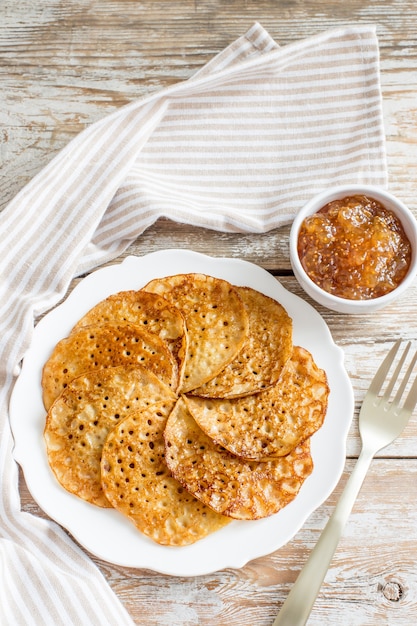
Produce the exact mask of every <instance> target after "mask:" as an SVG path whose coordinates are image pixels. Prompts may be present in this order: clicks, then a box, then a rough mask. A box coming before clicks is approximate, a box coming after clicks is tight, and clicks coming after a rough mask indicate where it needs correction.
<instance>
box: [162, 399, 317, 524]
mask: <svg viewBox="0 0 417 626" xmlns="http://www.w3.org/2000/svg"><path fill="white" fill-rule="evenodd" d="M164 438H165V461H166V464H167V466H168V467H169V469H170V470H171V472H172V475H173V476H174V478H176V479H177V480H178V481H179V482H180V483H181V484H182V485H183V486H184V487H185V488H186V489H187V491H189V492H190V493H191V494H193V495H194V496H195V497H196V498H198V499H199V500H201V502H203V503H204V504H206V505H207V506H209V507H210V508H212V509H213V510H214V511H217V512H218V513H220V514H221V515H226V516H229V517H232V518H234V519H239V520H254V519H260V518H263V517H267V516H269V515H272V514H274V513H277V512H278V511H279V510H280V509H282V508H283V507H284V506H286V505H287V504H288V503H289V502H291V501H292V500H293V499H294V498H295V497H296V495H297V494H298V493H299V491H300V489H301V486H302V484H303V482H304V481H305V479H306V478H307V477H308V476H309V475H310V474H311V472H312V469H313V462H312V459H311V455H310V442H309V440H307V441H305V442H304V443H302V444H301V445H299V446H297V447H296V448H295V449H294V450H293V451H292V452H291V453H290V454H288V455H287V456H285V457H282V458H279V459H276V460H274V461H264V462H262V461H260V462H257V461H245V460H243V459H239V458H238V457H236V456H234V455H232V454H230V453H229V452H227V451H226V450H224V449H223V448H221V447H220V446H216V445H215V444H214V443H213V441H212V440H211V439H210V438H209V437H208V436H207V435H206V434H205V433H204V432H203V431H202V430H201V428H199V426H198V425H197V423H196V422H195V420H194V419H193V418H192V416H191V414H190V412H189V411H188V409H187V405H186V404H185V402H184V400H183V399H182V398H181V399H179V400H178V402H177V404H176V405H175V408H174V410H173V411H172V413H171V414H170V416H169V418H168V421H167V425H166V428H165V434H164Z"/></svg>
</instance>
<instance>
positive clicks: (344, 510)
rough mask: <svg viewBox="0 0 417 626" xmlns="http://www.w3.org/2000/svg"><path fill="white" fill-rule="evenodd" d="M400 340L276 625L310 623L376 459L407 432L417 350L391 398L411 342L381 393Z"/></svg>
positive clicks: (415, 394)
mask: <svg viewBox="0 0 417 626" xmlns="http://www.w3.org/2000/svg"><path fill="white" fill-rule="evenodd" d="M400 344H401V340H398V341H397V342H396V343H395V344H394V345H393V347H392V348H391V350H390V351H389V353H388V354H387V356H386V357H385V359H384V361H383V362H382V363H381V365H380V367H379V369H378V371H377V373H376V374H375V376H374V378H373V380H372V382H371V385H370V387H369V389H368V391H367V393H366V395H365V398H364V401H363V404H362V407H361V411H360V414H359V431H360V435H361V440H362V449H361V453H360V455H359V458H358V461H357V463H356V465H355V467H354V470H353V472H352V474H351V476H350V478H349V480H348V482H347V483H346V486H345V489H344V491H343V493H342V495H341V497H340V499H339V502H338V503H337V505H336V507H335V509H334V512H333V514H332V516H331V517H330V518H329V520H328V522H327V524H326V527H325V528H324V530H323V532H322V534H321V536H320V539H319V540H318V542H317V544H316V546H315V548H314V550H313V551H312V552H311V554H310V557H309V559H308V561H307V562H306V564H305V565H304V567H303V569H302V570H301V572H300V574H299V576H298V578H297V580H296V582H295V583H294V585H293V587H292V589H291V591H290V593H289V594H288V597H287V599H286V601H285V602H284V604H283V605H282V608H281V611H280V612H279V614H278V616H277V617H276V619H275V621H274V623H273V626H303V625H304V624H305V623H306V622H307V620H308V617H309V615H310V612H311V609H312V608H313V605H314V602H315V600H316V597H317V594H318V593H319V591H320V587H321V585H322V582H323V580H324V577H325V575H326V572H327V570H328V568H329V565H330V561H331V559H332V557H333V555H334V553H335V550H336V548H337V545H338V543H339V539H340V537H341V535H342V531H343V529H344V527H345V524H346V522H347V520H348V517H349V515H350V513H351V511H352V508H353V505H354V503H355V500H356V497H357V495H358V493H359V490H360V488H361V486H362V483H363V480H364V478H365V476H366V473H367V471H368V468H369V466H370V464H371V461H372V459H373V457H374V456H375V454H376V453H377V452H379V450H381V449H382V448H385V446H387V445H388V444H390V443H392V442H393V441H394V440H395V439H396V438H397V437H398V436H399V435H400V434H401V432H402V431H403V429H404V428H405V426H406V424H407V422H408V420H409V418H410V416H411V414H412V412H413V410H414V407H415V406H416V404H417V377H416V378H415V380H414V382H413V384H412V386H411V388H410V391H409V392H408V395H407V397H406V399H405V401H404V403H403V404H402V405H401V399H402V396H403V394H404V391H405V388H406V386H407V383H408V381H409V379H410V376H411V373H412V371H413V369H414V366H415V363H416V361H417V353H416V354H414V357H413V358H412V360H411V362H410V364H409V366H408V369H407V371H406V373H405V375H404V378H403V380H402V382H401V383H400V386H399V388H398V391H397V392H396V394H395V396H394V398H393V399H391V395H392V392H393V390H394V386H395V384H396V382H397V380H398V378H399V375H400V372H401V370H402V368H403V365H404V362H405V360H406V357H407V354H408V352H409V350H410V345H411V344H410V342H409V343H408V344H407V345H406V347H405V350H404V351H403V354H402V356H401V358H400V359H399V362H398V364H397V366H396V369H395V371H394V374H393V376H392V378H391V380H390V381H389V382H388V386H387V388H386V390H385V392H384V393H383V395H380V394H381V392H382V387H383V385H384V383H385V381H386V380H387V375H388V372H389V370H390V369H391V366H392V364H393V362H394V359H395V356H396V354H397V352H398V349H399V347H400Z"/></svg>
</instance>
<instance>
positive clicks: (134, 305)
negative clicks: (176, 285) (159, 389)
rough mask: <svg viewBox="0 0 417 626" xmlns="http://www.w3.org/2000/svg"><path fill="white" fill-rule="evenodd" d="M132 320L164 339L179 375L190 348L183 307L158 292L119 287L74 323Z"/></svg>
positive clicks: (89, 323) (95, 323)
mask: <svg viewBox="0 0 417 626" xmlns="http://www.w3.org/2000/svg"><path fill="white" fill-rule="evenodd" d="M118 322H130V323H131V324H135V326H140V327H142V328H143V330H146V331H148V332H149V333H153V334H154V335H158V337H160V338H161V339H163V340H164V341H165V342H166V343H167V345H168V348H169V349H170V351H171V352H172V354H173V356H174V358H175V360H176V361H177V363H178V371H179V375H180V378H181V376H182V370H183V366H184V359H185V354H186V351H187V336H186V333H185V321H184V318H183V316H182V314H181V311H179V309H178V308H177V307H175V306H173V305H172V304H170V303H169V302H168V301H167V300H165V299H164V298H162V297H161V296H158V295H157V294H155V293H148V292H146V291H135V290H129V291H119V292H118V293H115V294H112V295H111V296H109V297H108V298H106V299H105V300H101V301H100V302H98V303H97V304H96V305H95V306H94V307H93V308H92V309H90V310H89V311H88V312H87V313H86V314H85V315H84V316H83V317H82V318H81V319H80V320H79V321H78V322H77V324H76V325H75V326H74V328H73V330H75V331H77V330H79V329H80V328H82V327H84V326H96V325H97V324H108V323H112V324H113V323H118Z"/></svg>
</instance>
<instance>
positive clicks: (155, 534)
mask: <svg viewBox="0 0 417 626" xmlns="http://www.w3.org/2000/svg"><path fill="white" fill-rule="evenodd" d="M171 408H172V404H167V403H156V404H152V405H151V406H148V407H146V408H145V409H142V410H141V411H134V412H132V413H129V415H128V416H127V417H126V418H125V419H124V420H123V422H121V423H118V424H117V425H116V427H115V428H114V429H113V430H112V431H111V432H110V433H109V435H108V437H107V440H106V443H105V444H104V447H103V452H102V458H101V475H102V486H103V490H104V493H105V495H106V497H107V499H108V500H109V502H110V503H111V504H112V505H113V507H114V508H115V509H117V510H118V511H120V512H121V513H122V514H123V515H125V516H126V517H128V518H129V520H130V521H131V522H133V524H135V526H136V527H137V528H138V529H139V530H140V531H142V532H143V533H144V534H145V535H146V536H147V537H150V538H151V539H153V541H155V542H157V543H159V544H162V545H167V546H185V545H189V544H192V543H194V542H195V541H198V540H199V539H202V538H203V537H205V536H207V535H208V534H210V533H212V532H214V531H215V530H218V529H220V528H223V526H225V525H226V524H228V523H229V522H230V519H228V518H227V517H223V516H222V515H220V514H218V513H215V512H214V511H212V510H211V509H209V508H208V507H207V506H205V505H204V504H203V503H202V502H200V501H199V500H197V499H196V498H194V496H192V495H191V494H190V493H188V491H186V490H185V489H184V488H183V487H182V486H181V485H180V483H179V482H177V481H176V480H175V478H172V476H171V472H170V471H169V470H168V468H167V466H166V464H165V461H164V455H165V450H164V439H163V432H164V429H165V425H166V421H167V416H168V414H169V412H170V410H171Z"/></svg>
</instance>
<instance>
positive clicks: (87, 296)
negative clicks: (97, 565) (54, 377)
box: [10, 250, 354, 576]
mask: <svg viewBox="0 0 417 626" xmlns="http://www.w3.org/2000/svg"><path fill="white" fill-rule="evenodd" d="M189 272H201V273H204V274H209V275H211V276H216V277H219V278H224V279H226V280H228V281H230V282H231V283H233V284H235V285H246V286H249V287H253V288H255V289H257V290H258V291H261V292H263V293H264V294H266V295H268V296H270V297H272V298H275V299H276V300H278V301H279V302H280V303H281V304H282V305H283V306H284V307H285V308H286V310H287V311H288V313H289V315H290V316H291V317H292V319H293V340H294V345H300V346H303V347H304V348H306V349H307V350H309V351H310V352H311V353H312V355H313V356H314V359H315V361H316V363H317V365H318V366H319V367H321V368H323V369H324V370H325V371H326V373H327V376H328V382H329V386H330V397H329V406H328V412H327V415H326V419H325V422H324V425H323V426H322V428H321V429H320V430H319V431H318V432H317V433H316V434H315V435H314V436H313V437H312V442H311V444H312V456H313V461H314V470H313V472H312V474H311V475H310V476H309V477H308V479H307V480H306V481H305V483H304V485H303V486H302V488H301V491H300V493H299V494H298V495H297V497H296V498H295V500H294V501H293V502H291V503H290V504H289V505H288V506H286V507H285V508H284V509H282V510H281V511H280V512H279V513H277V514H276V515H273V516H271V517H268V518H265V519H262V520H257V521H233V522H232V523H231V524H229V525H228V526H226V527H225V528H223V529H221V530H220V531H217V532H216V533H213V534H212V535H210V536H208V537H206V538H205V539H202V540H200V541H198V542H197V543H195V544H193V545H191V546H186V547H165V546H160V545H158V544H156V543H154V542H153V541H151V540H150V539H148V538H147V537H145V536H144V535H142V533H140V532H139V531H138V530H137V529H136V528H135V527H134V526H133V524H132V523H131V522H129V521H128V520H127V519H125V518H124V517H123V516H122V515H121V514H120V513H118V512H117V511H115V510H113V509H102V508H99V507H96V506H94V505H92V504H89V503H87V502H84V501H83V500H81V499H80V498H78V497H77V496H74V495H72V494H70V493H68V492H67V491H65V490H64V489H63V488H62V487H61V486H60V485H59V484H58V482H57V481H56V479H55V477H54V475H53V473H52V471H51V470H50V468H49V465H48V461H47V456H46V450H45V444H44V440H43V429H44V423H45V410H44V408H43V404H42V391H41V384H40V381H41V373H42V367H43V365H44V363H45V361H46V360H47V359H48V357H49V355H50V353H51V351H52V349H53V348H54V346H55V344H56V343H57V342H58V341H59V340H60V339H61V338H63V337H65V336H66V335H67V334H68V333H69V331H70V330H71V328H72V327H73V325H74V324H75V323H76V322H77V320H78V319H79V318H80V317H81V316H82V315H83V314H84V313H86V312H87V311H88V310H89V309H90V308H91V307H92V306H94V305H95V304H96V303H97V302H98V301H100V300H102V299H103V298H106V297H107V296H108V295H110V294H112V293H116V292H118V291H123V290H127V289H140V288H141V287H143V286H144V285H145V284H146V283H147V282H148V281H149V280H151V279H153V278H156V277H160V276H166V275H172V274H181V273H189ZM353 406H354V401H353V392H352V387H351V384H350V381H349V378H348V376H347V374H346V371H345V368H344V365H343V353H342V350H341V349H340V348H338V347H337V346H336V345H335V344H334V342H333V340H332V337H331V335H330V332H329V329H328V327H327V325H326V324H325V322H324V321H323V319H322V318H321V317H320V315H319V314H318V313H317V311H316V310H315V309H314V308H313V307H311V306H310V305H309V304H308V303H306V302H305V301H304V300H302V299H301V298H299V297H298V296H295V295H294V294H292V293H290V292H289V291H287V290H286V289H284V288H283V287H282V285H281V284H280V283H279V282H278V280H276V279H275V278H274V277H273V276H271V275H270V274H269V273H268V272H266V271H265V270H263V269H262V268H260V267H258V266H256V265H254V264H252V263H248V262H246V261H240V260H236V259H221V258H211V257H208V256H205V255H202V254H197V253H195V252H189V251H185V250H166V251H162V252H155V253H153V254H149V255H146V256H143V257H128V258H126V259H125V260H124V261H123V262H122V263H120V264H118V265H112V266H109V267H104V268H101V269H99V270H97V271H95V272H93V273H91V274H90V275H89V276H87V277H86V278H85V279H83V280H82V281H81V282H80V283H79V284H78V285H77V286H76V287H75V289H74V290H73V291H72V293H71V294H70V295H69V296H68V298H67V299H66V300H65V301H64V302H63V303H62V304H61V305H60V306H58V307H57V308H55V309H54V310H52V311H51V312H50V313H48V314H47V315H46V316H45V317H44V318H43V319H42V320H41V321H40V322H39V324H38V325H37V326H36V328H35V330H34V334H33V340H32V343H31V347H30V349H29V351H28V352H27V354H26V356H25V358H24V361H23V366H22V370H21V373H20V375H19V377H18V379H17V381H16V384H15V387H14V390H13V395H12V399H11V405H10V416H11V426H12V430H13V435H14V439H15V449H14V456H15V459H16V461H17V462H18V463H19V464H20V465H21V466H22V468H23V472H24V475H25V480H26V483H27V486H28V488H29V491H30V493H31V494H32V496H33V498H34V499H35V501H36V502H37V503H38V504H39V506H40V507H41V508H42V509H43V510H44V511H45V513H47V515H49V516H50V517H51V518H52V519H53V520H55V521H56V522H58V523H59V524H61V525H62V526H63V527H64V528H66V529H67V530H68V531H69V532H70V533H71V534H72V535H73V537H74V538H75V539H76V540H77V541H78V542H79V543H80V544H81V545H82V546H83V547H84V548H85V549H86V550H88V551H89V552H90V553H92V554H94V555H95V556H97V557H99V558H101V559H103V560H105V561H109V562H111V563H114V564H117V565H123V566H127V567H136V568H147V569H151V570H154V571H157V572H161V573H164V574H171V575H176V576H197V575H202V574H208V573H211V572H215V571H217V570H220V569H223V568H226V567H233V568H239V567H242V566H243V565H245V564H246V563H247V562H248V561H250V560H252V559H254V558H257V557H260V556H263V555H265V554H270V553H271V552H273V551H275V550H277V549H278V548H280V547H281V546H282V545H284V544H285V543H286V542H288V541H289V540H290V539H291V538H292V537H293V536H294V535H295V533H296V532H297V531H298V530H299V529H300V528H301V526H302V525H303V524H304V522H305V520H306V519H307V517H308V516H309V515H310V514H311V513H312V512H313V511H314V509H316V507H318V506H319V505H320V504H321V503H322V502H323V501H324V500H325V499H326V498H327V497H328V496H329V495H330V493H331V492H332V491H333V489H334V488H335V486H336V484H337V482H338V480H339V478H340V475H341V473H342V471H343V467H344V463H345V454H346V451H345V444H346V437H347V433H348V430H349V427H350V423H351V419H352V415H353Z"/></svg>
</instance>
